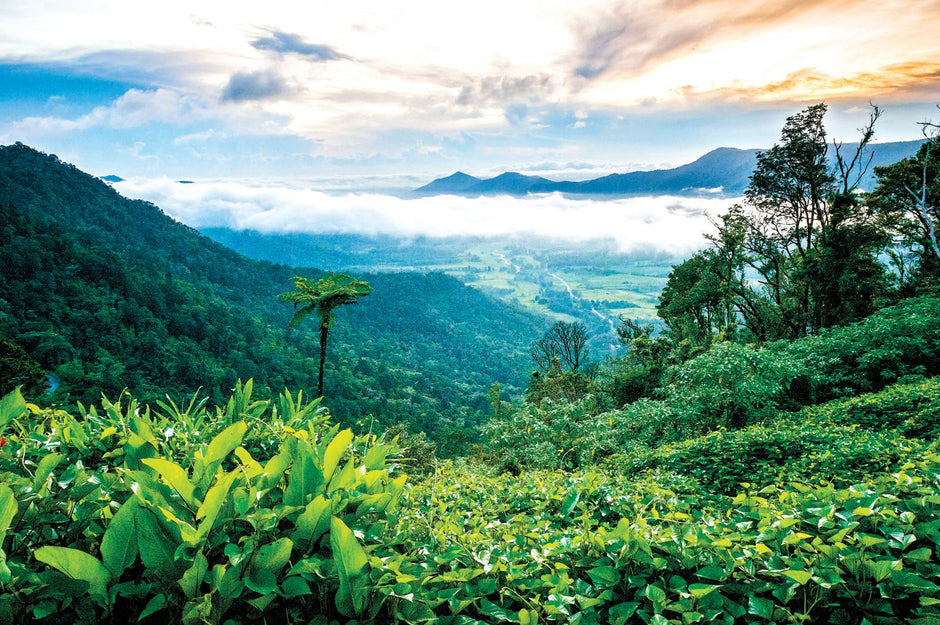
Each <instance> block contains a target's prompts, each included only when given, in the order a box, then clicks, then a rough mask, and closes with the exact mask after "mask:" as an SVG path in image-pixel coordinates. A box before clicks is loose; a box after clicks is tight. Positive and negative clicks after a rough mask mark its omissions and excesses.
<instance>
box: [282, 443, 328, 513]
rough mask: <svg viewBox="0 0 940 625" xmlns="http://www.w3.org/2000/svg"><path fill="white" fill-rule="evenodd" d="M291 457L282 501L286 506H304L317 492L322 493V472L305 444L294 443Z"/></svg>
mask: <svg viewBox="0 0 940 625" xmlns="http://www.w3.org/2000/svg"><path fill="white" fill-rule="evenodd" d="M291 455H292V459H293V464H292V465H291V468H290V473H289V474H288V475H287V488H286V489H285V490H284V497H283V501H284V503H285V504H287V505H288V506H305V505H307V502H308V501H310V500H311V499H313V497H314V496H315V495H316V494H318V491H320V492H322V486H323V472H322V471H320V469H318V468H317V466H316V464H314V462H313V458H312V457H311V453H310V450H309V446H308V445H307V443H305V442H303V441H296V442H295V444H294V447H293V448H292V454H291Z"/></svg>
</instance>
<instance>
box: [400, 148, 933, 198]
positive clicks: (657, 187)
mask: <svg viewBox="0 0 940 625" xmlns="http://www.w3.org/2000/svg"><path fill="white" fill-rule="evenodd" d="M922 142H923V140H918V141H898V142H893V143H877V144H873V145H872V146H871V154H872V162H871V167H870V168H869V171H868V173H867V175H866V176H865V178H864V179H863V180H862V183H861V187H862V188H863V189H866V190H870V189H871V186H872V185H873V183H874V175H873V172H872V168H873V167H877V166H880V165H890V164H891V163H894V162H896V161H898V160H900V159H902V158H905V157H908V156H911V155H913V154H914V153H915V152H916V151H917V148H918V147H920V144H921V143H922ZM854 150H855V145H853V144H846V145H845V147H844V153H846V154H848V153H851V152H853V151H854ZM760 151H761V150H758V149H751V150H741V149H738V148H718V149H715V150H712V151H711V152H709V153H707V154H705V155H704V156H702V157H701V158H699V159H697V160H695V161H693V162H691V163H688V164H686V165H681V166H679V167H675V168H673V169H657V170H655V171H634V172H629V173H625V174H610V175H608V176H603V177H601V178H595V179H593V180H582V181H568V180H549V179H548V178H543V177H541V176H527V175H524V174H520V173H516V172H506V173H503V174H500V175H498V176H496V177H494V178H477V177H475V176H470V175H468V174H465V173H463V172H460V171H458V172H456V173H454V174H451V175H450V176H447V177H446V178H438V179H437V180H434V181H433V182H431V183H429V184H426V185H424V186H423V187H420V188H418V189H415V190H414V192H413V193H414V195H416V196H429V195H463V196H471V197H472V196H479V195H528V194H534V193H565V194H571V195H600V196H629V195H691V196H699V195H725V196H734V195H741V194H742V193H743V192H744V190H745V189H746V188H747V185H748V180H749V178H750V176H751V172H753V171H754V166H755V164H756V163H757V155H758V153H760ZM830 160H831V161H832V163H833V165H835V151H834V150H831V149H830Z"/></svg>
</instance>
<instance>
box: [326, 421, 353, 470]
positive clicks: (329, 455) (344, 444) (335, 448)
mask: <svg viewBox="0 0 940 625" xmlns="http://www.w3.org/2000/svg"><path fill="white" fill-rule="evenodd" d="M352 440H353V433H352V430H350V429H345V430H343V431H342V432H339V433H338V434H337V435H336V436H334V437H333V440H331V441H330V444H329V445H327V446H326V451H325V452H324V454H323V481H324V482H329V481H330V479H331V478H332V477H333V472H334V471H335V470H336V467H337V465H339V461H340V458H342V457H343V453H344V452H345V451H346V449H347V448H348V447H349V444H350V443H351V442H352Z"/></svg>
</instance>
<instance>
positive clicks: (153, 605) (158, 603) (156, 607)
mask: <svg viewBox="0 0 940 625" xmlns="http://www.w3.org/2000/svg"><path fill="white" fill-rule="evenodd" d="M165 607H166V595H165V594H163V593H160V594H159V595H154V596H153V597H152V598H151V599H150V601H148V602H147V605H146V606H144V609H143V611H142V612H141V613H140V616H138V617H137V620H138V621H142V620H144V619H145V618H147V617H148V616H150V615H151V614H154V613H156V612H159V611H160V610H162V609H163V608H165Z"/></svg>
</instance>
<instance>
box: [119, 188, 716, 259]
mask: <svg viewBox="0 0 940 625" xmlns="http://www.w3.org/2000/svg"><path fill="white" fill-rule="evenodd" d="M115 187H116V188H117V189H118V190H119V191H120V192H121V193H122V194H124V195H127V196H129V197H136V198H143V199H147V200H149V201H152V202H154V203H155V204H157V205H158V206H160V207H161V208H163V209H164V210H165V211H166V212H167V213H168V214H169V215H171V216H172V217H174V218H176V219H178V220H179V221H182V222H183V223H185V224H188V225H190V226H193V227H214V226H216V227H229V228H234V229H250V230H258V231H261V232H305V233H358V234H366V235H379V234H387V235H404V236H416V235H423V236H429V237H447V236H458V235H470V236H498V235H509V234H531V235H536V236H546V237H555V238H562V239H575V240H582V241H583V240H590V239H599V238H613V239H615V240H616V241H617V242H618V244H619V245H620V247H621V248H622V249H623V250H624V251H631V250H636V249H638V248H644V249H648V248H650V247H652V248H654V249H657V250H661V251H665V252H669V253H678V254H685V253H688V252H689V251H690V250H694V249H698V248H701V247H703V246H704V244H705V240H704V238H703V233H704V232H707V231H709V230H710V223H709V221H708V218H707V215H709V214H711V215H715V214H717V213H719V212H721V211H723V210H725V209H727V207H728V206H730V205H731V204H732V203H733V200H729V199H705V198H679V197H639V198H626V199H615V200H590V199H571V198H567V197H564V196H562V195H560V194H550V195H539V196H530V197H524V198H516V197H507V196H497V197H480V198H464V197H455V196H436V197H427V198H419V199H401V198H398V197H393V196H389V195H382V194H377V193H346V194H341V195H332V194H327V193H323V192H319V191H313V190H309V189H301V188H289V187H286V186H278V185H268V186H260V185H258V184H254V183H252V184H249V183H244V182H234V181H225V182H198V183H196V184H179V183H176V182H173V181H171V180H167V179H157V180H144V179H135V180H127V181H124V182H121V183H118V184H116V185H115Z"/></svg>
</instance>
